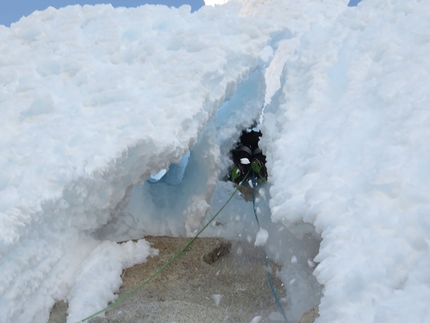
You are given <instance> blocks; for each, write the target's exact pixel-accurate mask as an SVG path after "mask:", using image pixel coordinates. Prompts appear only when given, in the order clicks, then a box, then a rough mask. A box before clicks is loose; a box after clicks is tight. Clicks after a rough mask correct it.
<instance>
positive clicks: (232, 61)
mask: <svg viewBox="0 0 430 323" xmlns="http://www.w3.org/2000/svg"><path fill="white" fill-rule="evenodd" d="M224 2H226V1H221V2H220V1H208V2H207V4H208V5H215V4H220V5H216V6H205V7H203V8H201V9H200V10H199V11H197V12H195V13H190V7H189V6H183V7H181V8H179V9H175V8H167V7H163V6H148V5H146V6H142V7H139V8H133V9H126V8H117V9H114V8H112V7H111V6H109V5H98V6H83V7H81V6H69V7H66V8H63V9H60V10H56V9H54V8H48V9H47V10H45V11H41V12H35V13H33V14H32V15H30V16H29V17H26V18H23V19H21V20H20V21H19V22H17V23H15V24H12V25H11V27H10V28H7V27H4V26H1V25H0V39H1V42H0V49H1V50H0V82H1V87H0V109H1V110H0V111H1V114H2V118H1V119H0V131H1V136H0V147H1V149H0V272H1V273H2V274H1V276H0V322H24V323H26V322H28V323H30V322H47V321H48V318H49V312H50V309H51V308H52V306H53V304H54V303H55V302H56V301H58V300H65V301H67V302H68V303H69V310H68V322H76V321H78V320H81V319H83V318H85V317H87V316H88V315H91V314H93V313H94V312H96V311H98V310H100V309H101V308H103V307H104V306H106V305H107V304H108V303H109V302H111V301H112V300H114V299H115V298H116V295H115V292H116V291H117V290H118V288H119V286H120V285H121V277H120V276H121V272H122V270H123V269H124V268H127V267H130V266H132V265H134V264H136V263H141V262H144V261H151V259H150V258H148V257H150V256H152V255H155V254H156V253H157V251H156V250H153V249H152V248H151V247H150V246H149V244H148V243H147V242H146V241H145V240H144V239H142V238H144V236H145V235H148V234H152V235H157V234H169V235H188V236H191V235H193V234H194V232H196V230H198V229H199V228H201V227H202V225H204V223H205V220H206V219H208V218H209V217H210V216H211V215H212V214H214V213H215V212H216V211H217V209H218V207H219V206H220V205H221V204H222V203H223V201H225V200H227V199H228V197H229V196H230V194H231V193H232V192H233V191H234V187H233V185H232V184H231V183H228V182H224V181H223V180H222V179H223V178H224V177H225V175H226V174H227V172H228V169H229V167H230V166H231V160H230V159H229V157H228V152H229V150H230V149H231V148H232V147H233V145H234V144H235V142H236V141H237V139H238V137H239V135H240V133H241V131H242V130H243V129H244V128H247V127H251V126H253V125H254V122H255V121H261V124H260V125H259V127H260V129H261V131H262V133H263V137H262V138H261V145H260V146H261V148H262V150H263V152H264V153H265V155H266V156H267V169H268V173H269V179H268V184H266V185H265V186H263V187H255V188H254V189H255V191H256V193H257V198H258V200H256V202H257V204H258V209H259V212H258V213H259V217H260V223H261V229H260V231H258V227H257V226H255V223H254V222H253V221H254V220H253V213H252V203H249V202H246V201H245V200H244V199H243V198H242V197H240V196H236V197H235V198H234V199H233V201H232V202H231V203H230V204H229V206H228V207H227V208H226V209H225V210H224V213H223V214H222V215H220V218H219V219H218V221H219V222H220V223H221V224H222V225H220V226H217V225H214V226H211V227H209V228H208V231H207V232H206V233H205V234H207V235H220V236H224V237H228V238H231V239H247V240H248V241H250V242H251V241H252V239H253V238H251V237H257V238H258V240H259V244H260V245H265V248H266V251H267V254H268V255H269V256H270V257H271V258H272V259H273V260H274V261H275V262H277V263H279V264H280V265H281V266H282V269H281V271H280V272H279V273H278V275H279V276H280V277H281V279H282V280H283V281H284V286H285V290H284V291H283V293H282V295H281V296H282V297H284V298H285V299H286V300H287V303H286V312H287V316H288V317H289V319H290V321H291V322H297V321H298V319H299V318H300V315H301V314H302V313H303V312H304V311H306V310H307V309H309V308H310V307H312V306H314V305H316V304H318V303H320V308H319V313H320V317H319V318H318V319H317V322H318V323H329V322H330V323H333V322H350V323H351V322H352V323H355V322H357V323H358V322H360V323H363V322H365V323H366V322H378V323H381V322H382V323H384V322H390V323H393V322H430V311H429V310H428V308H429V307H428V304H430V271H429V270H428V268H429V267H430V253H429V247H430V195H429V191H430V172H429V170H428V165H429V164H430V149H429V148H428V143H429V142H430V110H429V109H428V107H429V106H430V94H429V91H428V84H429V83H430V57H429V55H428V53H429V52H430V2H428V1H418V0H410V1H397V0H372V1H368V0H364V1H363V2H361V3H360V4H359V5H358V6H357V7H347V1H340V0H322V1H314V0H306V1H300V2H297V1H292V0H283V1H281V0H268V1H258V0H247V1H244V0H243V1H239V2H233V1H230V2H228V3H226V4H223V3H224ZM262 111H263V113H262ZM148 179H150V180H149V181H148ZM139 238H140V239H142V240H139V242H132V241H129V242H126V243H122V244H118V243H117V242H118V241H125V240H130V239H139ZM256 242H257V241H256ZM319 243H320V244H319ZM257 252H258V251H257ZM317 281H318V282H317ZM321 288H322V290H321ZM320 293H321V294H320ZM208 297H211V295H208ZM219 300H221V299H219ZM215 301H217V299H215ZM218 304H219V306H220V307H222V301H221V302H219V303H218ZM254 320H259V316H256V317H255V319H254Z"/></svg>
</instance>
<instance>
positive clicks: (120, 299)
mask: <svg viewBox="0 0 430 323" xmlns="http://www.w3.org/2000/svg"><path fill="white" fill-rule="evenodd" d="M249 173H250V170H249V171H248V173H247V174H246V176H245V177H244V178H247V177H248V175H249ZM242 183H243V180H242V181H241V182H240V183H239V185H238V186H237V187H236V189H235V190H234V192H233V193H232V194H231V196H230V197H229V199H228V200H227V202H225V203H224V205H223V206H222V207H221V208H220V209H219V210H218V212H217V213H215V215H214V216H213V217H212V218H211V219H210V220H209V222H208V223H207V224H206V225H205V226H204V227H203V228H201V229H200V231H199V232H197V234H196V235H195V236H194V238H192V239H191V240H190V241H189V242H188V243H187V244H186V245H185V246H184V247H183V248H182V249H181V250H179V252H178V253H177V254H175V255H174V256H173V257H172V258H170V260H169V261H168V262H167V263H165V264H164V265H163V266H162V267H160V269H158V270H157V271H156V272H155V273H154V274H152V275H151V276H149V277H148V278H147V279H145V280H144V281H143V282H142V283H141V284H140V285H138V286H137V287H135V288H134V289H132V290H131V291H129V292H128V293H126V294H125V295H124V296H123V297H121V298H119V299H117V300H116V301H115V302H113V303H112V304H110V305H109V306H107V307H105V308H104V309H102V310H100V311H98V312H96V313H94V314H92V315H90V316H88V317H86V318H84V319H83V320H81V321H78V322H77V323H81V322H86V321H88V320H90V319H92V318H94V317H96V316H97V315H99V314H102V313H104V312H106V311H107V310H109V309H111V308H112V307H115V306H117V305H119V304H121V303H122V302H124V301H125V300H126V299H127V298H129V297H130V296H132V295H133V294H135V293H136V292H137V291H138V290H139V289H141V288H142V287H143V286H145V285H146V284H148V283H149V282H150V281H151V280H153V279H154V278H155V277H157V276H158V275H159V274H161V272H162V271H163V270H164V269H166V268H167V267H168V266H169V265H170V264H171V263H172V262H173V261H175V260H176V259H177V258H178V257H179V256H180V255H181V254H183V253H184V251H185V250H187V248H188V247H189V246H191V244H192V243H193V242H194V241H195V240H196V239H197V237H198V236H199V235H200V234H201V233H202V232H203V231H204V230H205V229H206V228H207V227H208V226H209V224H211V223H212V222H213V221H214V220H215V218H216V217H217V216H218V214H220V213H221V211H222V210H223V209H224V208H225V206H226V205H227V204H228V203H229V202H230V201H231V199H232V198H233V196H234V195H235V194H236V193H237V191H238V190H239V187H240V186H241V185H242Z"/></svg>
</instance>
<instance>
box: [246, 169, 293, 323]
mask: <svg viewBox="0 0 430 323" xmlns="http://www.w3.org/2000/svg"><path fill="white" fill-rule="evenodd" d="M256 186H257V180H256V178H255V174H254V171H252V208H253V209H254V216H255V221H257V225H258V228H261V225H260V221H259V220H258V216H257V206H256V205H255V187H256ZM263 256H264V265H265V268H266V270H267V280H268V282H269V286H270V290H271V291H272V294H273V298H274V299H275V302H276V305H278V308H279V310H280V312H281V314H282V316H283V317H284V320H285V322H286V323H288V319H287V315H286V314H285V311H284V309H283V307H282V305H281V302H280V300H279V297H278V295H277V294H276V291H275V287H274V285H273V280H272V275H271V274H270V267H269V261H268V257H267V255H266V250H265V249H264V247H263Z"/></svg>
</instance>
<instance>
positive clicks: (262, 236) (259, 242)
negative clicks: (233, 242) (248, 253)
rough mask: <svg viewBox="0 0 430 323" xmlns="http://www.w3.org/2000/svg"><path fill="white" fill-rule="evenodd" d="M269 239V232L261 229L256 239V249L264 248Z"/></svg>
mask: <svg viewBox="0 0 430 323" xmlns="http://www.w3.org/2000/svg"><path fill="white" fill-rule="evenodd" d="M268 238H269V232H267V230H266V229H263V228H260V229H259V230H258V232H257V236H256V237H255V242H254V246H256V247H262V246H264V245H265V244H266V241H267V239H268Z"/></svg>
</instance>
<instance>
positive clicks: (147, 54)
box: [0, 5, 277, 322]
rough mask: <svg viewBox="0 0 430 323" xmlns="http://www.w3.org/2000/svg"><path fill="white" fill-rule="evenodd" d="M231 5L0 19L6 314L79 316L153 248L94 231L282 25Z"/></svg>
mask: <svg viewBox="0 0 430 323" xmlns="http://www.w3.org/2000/svg"><path fill="white" fill-rule="evenodd" d="M230 8H231V9H230V10H232V11H231V13H232V14H231V15H225V11H224V10H221V9H219V8H203V9H202V10H200V11H199V12H196V13H194V14H191V13H190V8H189V7H188V6H184V7H181V8H179V9H168V8H166V7H162V6H156V7H154V6H142V7H139V8H135V9H125V8H118V9H114V8H112V7H111V6H109V5H100V6H83V7H81V6H70V7H67V8H63V9H60V10H56V9H53V8H49V9H47V10H45V11H42V12H35V13H33V14H32V15H30V16H29V17H27V18H23V19H21V20H20V21H19V22H17V23H15V24H12V26H11V27H10V28H6V27H2V26H0V27H1V28H0V38H1V39H2V42H1V44H0V47H1V50H0V53H1V54H0V61H1V65H2V68H1V69H0V79H1V80H2V87H1V92H0V104H1V111H2V116H3V117H2V118H1V120H0V129H1V134H2V135H1V136H0V145H1V147H2V151H1V159H0V164H1V180H0V182H1V194H0V212H1V213H0V232H1V234H0V255H1V258H0V271H1V272H2V277H0V295H1V298H0V321H2V322H45V321H47V318H48V315H49V309H50V308H51V306H52V305H53V304H54V302H55V301H56V300H60V299H66V300H68V301H69V303H70V304H75V305H76V306H71V309H70V312H69V319H68V320H69V321H70V322H72V321H76V320H78V319H82V318H83V317H85V316H87V315H89V314H91V313H92V312H94V311H96V310H99V309H100V306H101V305H102V304H106V303H107V302H108V301H110V300H112V299H114V298H115V295H114V291H115V289H116V288H117V287H118V278H119V274H120V271H121V269H122V268H123V267H125V266H129V265H132V264H133V263H136V262H142V261H145V259H146V257H147V256H148V255H150V254H152V253H153V252H152V251H151V250H150V248H149V246H148V245H146V244H144V243H141V244H133V245H134V247H127V246H128V245H127V246H125V245H124V246H122V245H121V246H120V247H118V246H116V244H115V243H112V242H105V243H103V244H101V241H100V240H99V239H98V238H97V236H98V233H99V232H98V230H99V229H100V228H102V227H104V226H105V225H106V224H107V223H109V222H112V214H113V213H112V211H113V210H114V209H115V208H116V207H117V206H118V203H119V202H120V201H122V200H123V199H124V196H125V195H126V192H127V190H128V189H130V188H131V187H132V186H133V185H134V184H136V183H138V182H142V183H143V182H145V180H146V179H148V178H149V176H150V175H151V174H154V173H156V172H157V171H159V170H160V169H161V168H167V167H168V166H169V165H170V163H175V162H178V161H179V160H180V159H181V157H182V156H183V155H184V154H185V153H186V152H187V151H188V150H189V149H190V148H192V147H194V145H195V144H196V142H197V136H198V134H199V133H200V132H201V131H202V129H203V128H204V127H205V125H206V124H207V122H208V121H209V120H210V119H211V118H213V117H214V115H215V113H216V111H217V109H218V107H219V106H220V105H221V104H222V102H224V100H225V99H226V98H228V97H230V96H231V95H232V93H234V91H235V88H236V86H237V84H238V83H240V82H241V81H242V80H243V79H244V78H245V77H246V76H247V75H248V74H249V72H250V71H251V70H253V69H254V68H256V66H257V64H258V62H259V60H260V58H259V57H260V51H261V49H262V48H264V47H265V46H266V45H267V43H268V42H269V41H270V37H269V31H270V30H273V31H276V29H277V27H271V26H270V25H269V24H267V22H264V21H260V22H256V21H250V20H246V19H239V18H238V17H237V15H235V14H234V12H235V11H236V10H238V9H236V7H235V6H230ZM220 20H222V21H223V23H222V24H219V21H220ZM71 49H73V50H71ZM208 173H209V172H208ZM210 173H211V174H212V173H213V172H210ZM190 230H192V229H191V228H190ZM142 233H144V232H142ZM118 248H120V249H121V251H118ZM118 253H120V254H122V255H123V256H121V257H118ZM109 254H111V255H112V256H111V257H109V256H108V257H105V255H109ZM135 255H138V257H135ZM102 264H104V265H102ZM91 268H92V269H94V268H98V270H96V272H95V273H94V272H91ZM103 268H111V270H109V271H108V272H104V271H102V269H103ZM88 281H91V284H89V283H87V284H86V283H85V282H88ZM106 281H112V282H113V283H112V285H111V286H110V287H108V288H106V287H102V286H103V285H104V283H105V282H106ZM90 286H100V289H98V288H96V290H100V291H101V292H100V294H99V295H97V297H98V298H97V297H96V298H94V297H95V296H94V295H93V294H92V293H89V291H88V290H87V289H88V288H90ZM84 295H87V296H88V297H90V298H92V300H91V301H88V302H86V301H85V296H84ZM85 303H86V304H90V305H89V306H83V305H82V304H85ZM79 304H81V305H79Z"/></svg>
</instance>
